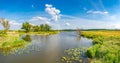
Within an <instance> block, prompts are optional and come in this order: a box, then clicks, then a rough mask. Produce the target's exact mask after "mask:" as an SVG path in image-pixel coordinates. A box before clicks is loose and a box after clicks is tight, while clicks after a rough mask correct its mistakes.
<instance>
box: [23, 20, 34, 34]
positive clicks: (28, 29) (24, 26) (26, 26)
mask: <svg viewBox="0 0 120 63" xmlns="http://www.w3.org/2000/svg"><path fill="white" fill-rule="evenodd" d="M31 28H32V25H31V24H30V23H29V22H25V23H23V24H22V28H21V29H24V30H25V31H26V32H30V31H31Z"/></svg>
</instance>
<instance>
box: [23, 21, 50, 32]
mask: <svg viewBox="0 0 120 63" xmlns="http://www.w3.org/2000/svg"><path fill="white" fill-rule="evenodd" d="M21 29H23V30H25V31H26V32H30V31H33V32H39V31H50V30H51V26H49V25H48V24H41V25H40V26H38V25H34V26H33V25H31V24H30V23H29V22H25V23H23V24H22V28H21Z"/></svg>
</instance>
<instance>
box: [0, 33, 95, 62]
mask: <svg viewBox="0 0 120 63" xmlns="http://www.w3.org/2000/svg"><path fill="white" fill-rule="evenodd" d="M24 36H25V35H23V36H22V37H24ZM30 39H31V40H30V44H31V45H29V46H26V49H24V50H27V51H29V50H30V51H29V53H25V52H23V53H21V54H18V53H19V51H18V52H17V53H15V54H9V55H6V56H4V55H2V54H0V63H62V62H60V59H61V56H63V55H64V50H66V49H68V48H77V47H90V46H92V45H93V44H92V40H90V39H87V38H83V37H80V36H78V35H77V34H76V32H60V33H59V34H55V35H47V36H44V35H30ZM33 47H34V48H33ZM34 49H36V50H34ZM38 50H39V51H38ZM20 51H21V50H20Z"/></svg>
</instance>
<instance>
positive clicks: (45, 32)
mask: <svg viewBox="0 0 120 63" xmlns="http://www.w3.org/2000/svg"><path fill="white" fill-rule="evenodd" d="M58 33H59V32H58V31H40V32H28V33H25V32H19V34H35V35H51V34H58Z"/></svg>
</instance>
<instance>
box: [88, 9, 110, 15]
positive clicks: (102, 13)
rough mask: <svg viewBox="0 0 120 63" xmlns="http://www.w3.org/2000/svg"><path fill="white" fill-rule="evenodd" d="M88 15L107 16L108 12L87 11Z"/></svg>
mask: <svg viewBox="0 0 120 63" xmlns="http://www.w3.org/2000/svg"><path fill="white" fill-rule="evenodd" d="M87 13H88V14H100V15H107V14H108V13H109V12H107V11H93V10H89V11H87Z"/></svg>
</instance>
